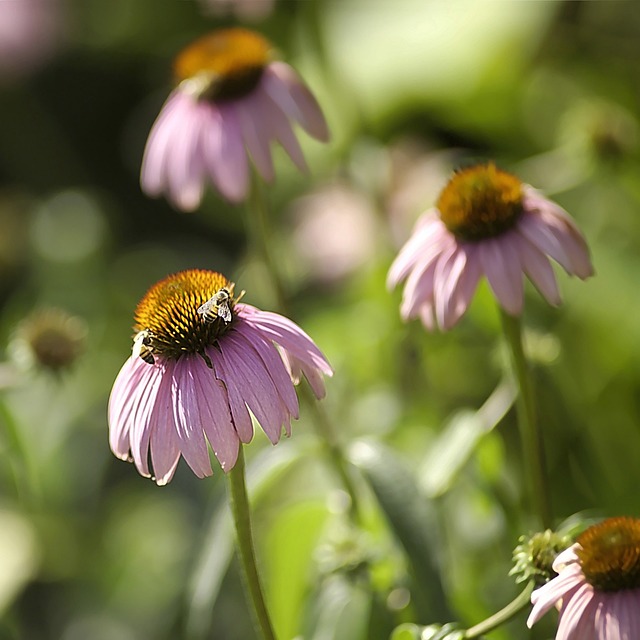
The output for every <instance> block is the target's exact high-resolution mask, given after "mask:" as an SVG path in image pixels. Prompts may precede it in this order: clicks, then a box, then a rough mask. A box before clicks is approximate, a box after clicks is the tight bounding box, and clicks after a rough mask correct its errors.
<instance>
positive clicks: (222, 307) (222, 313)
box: [218, 302, 231, 323]
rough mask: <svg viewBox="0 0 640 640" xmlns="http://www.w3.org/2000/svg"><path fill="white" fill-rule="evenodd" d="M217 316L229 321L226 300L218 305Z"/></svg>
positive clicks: (229, 311)
mask: <svg viewBox="0 0 640 640" xmlns="http://www.w3.org/2000/svg"><path fill="white" fill-rule="evenodd" d="M218 316H219V317H220V318H222V319H223V320H224V321H225V322H227V323H229V322H231V309H230V308H229V305H228V304H227V303H226V302H223V303H222V304H219V305H218Z"/></svg>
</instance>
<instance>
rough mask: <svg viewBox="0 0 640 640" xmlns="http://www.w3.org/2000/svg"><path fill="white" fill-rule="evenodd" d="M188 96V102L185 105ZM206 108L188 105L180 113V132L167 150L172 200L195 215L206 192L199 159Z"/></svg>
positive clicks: (193, 104)
mask: <svg viewBox="0 0 640 640" xmlns="http://www.w3.org/2000/svg"><path fill="white" fill-rule="evenodd" d="M186 99H187V98H186V96H185V101H186ZM202 108H203V105H199V104H198V103H197V102H192V103H191V104H189V103H187V102H185V106H184V107H183V108H182V109H181V111H180V116H181V118H180V130H179V131H176V132H175V134H174V137H173V140H172V141H171V148H170V149H168V150H167V160H166V163H167V164H166V166H167V172H166V176H167V182H168V191H169V197H170V199H171V200H172V202H174V203H175V204H176V206H177V207H178V208H180V209H182V210H183V211H193V210H194V209H195V208H197V206H198V205H199V204H200V200H201V199H202V192H203V188H204V163H203V161H202V157H201V155H200V145H201V143H200V137H201V134H202V131H203V130H204V122H203V115H204V114H203V113H202Z"/></svg>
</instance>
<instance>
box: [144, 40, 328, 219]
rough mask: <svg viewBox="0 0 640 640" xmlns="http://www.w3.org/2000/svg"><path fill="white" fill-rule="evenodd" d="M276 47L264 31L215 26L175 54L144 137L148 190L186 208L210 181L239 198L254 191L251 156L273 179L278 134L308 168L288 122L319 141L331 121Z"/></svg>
mask: <svg viewBox="0 0 640 640" xmlns="http://www.w3.org/2000/svg"><path fill="white" fill-rule="evenodd" d="M272 54H273V47H272V45H271V43H269V42H268V41H267V40H265V39H264V38H263V37H262V36H260V35H259V34H257V33H254V32H253V31H249V30H247V29H241V28H232V29H222V30H219V31H214V32H213V33H211V34H209V35H206V36H204V37H202V38H200V39H199V40H196V41H195V42H194V43H192V44H191V45H190V46H188V47H187V48H186V49H185V50H184V51H182V52H181V53H180V54H179V55H178V57H177V58H176V61H175V64H174V72H175V76H176V83H177V86H176V88H175V89H174V90H173V91H172V93H171V95H170V96H169V98H168V99H167V101H166V103H165V104H164V106H163V107H162V110H161V112H160V115H159V116H158V118H157V120H156V121H155V123H154V125H153V128H152V129H151V133H150V134H149V139H148V140H147V145H146V148H145V152H144V158H143V162H142V173H141V178H140V180H141V185H142V189H143V191H145V192H146V193H147V194H149V195H151V196H159V195H160V194H162V193H164V194H166V196H167V198H168V199H169V200H170V201H171V202H172V203H173V204H174V205H175V206H176V207H178V208H180V209H183V210H185V211H189V210H192V209H195V208H196V207H197V206H198V205H199V204H200V201H201V199H202V194H203V191H204V187H205V184H206V183H207V182H211V183H213V184H214V185H215V186H216V188H217V189H218V190H219V191H220V193H221V194H222V195H223V196H224V197H225V198H227V199H228V200H230V201H232V202H241V201H243V200H245V199H246V197H247V195H248V193H249V156H251V159H252V160H253V163H254V165H255V167H256V169H257V170H258V172H259V173H260V175H261V176H262V177H263V178H264V179H265V180H266V181H268V182H270V181H272V180H273V179H274V168H273V160H272V158H271V149H270V146H271V142H273V141H278V142H279V143H280V144H281V145H282V146H283V148H284V149H285V151H286V152H287V153H288V154H289V156H290V157H291V159H292V160H293V161H294V162H295V164H296V165H297V166H298V168H299V169H301V170H303V171H304V170H306V167H307V165H306V162H305V159H304V156H303V154H302V150H301V148H300V144H299V143H298V140H297V138H296V136H295V134H294V132H293V129H292V126H291V123H292V122H297V123H298V124H299V125H300V126H301V127H302V128H303V129H304V130H305V131H306V132H307V133H308V134H309V135H311V136H313V137H314V138H316V139H318V140H321V141H326V140H328V139H329V130H328V128H327V123H326V121H325V119H324V116H323V114H322V111H321V110H320V107H319V106H318V103H317V102H316V99H315V98H314V97H313V94H312V93H311V92H310V91H309V89H308V88H307V86H306V85H305V84H304V83H303V82H302V80H301V79H300V78H299V76H298V75H297V74H296V72H295V71H294V70H293V69H292V68H291V67H290V66H289V65H288V64H286V63H284V62H280V61H276V60H273V59H272Z"/></svg>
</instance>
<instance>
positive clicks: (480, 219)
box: [437, 162, 522, 241]
mask: <svg viewBox="0 0 640 640" xmlns="http://www.w3.org/2000/svg"><path fill="white" fill-rule="evenodd" d="M437 208H438V211H439V212H440V218H441V220H442V222H443V223H444V224H445V226H446V227H447V229H449V231H451V233H453V234H454V235H455V236H457V237H458V238H459V239H461V240H467V241H476V240H482V239H485V238H492V237H495V236H499V235H500V234H502V233H504V232H505V231H507V230H509V229H510V228H511V227H512V226H513V225H514V224H515V223H516V221H517V220H518V217H519V216H520V214H521V213H522V182H521V181H520V180H519V179H518V178H516V177H515V176H513V175H511V174H510V173H507V172H506V171H502V170H500V169H498V168H497V167H496V166H495V165H494V164H493V163H492V162H490V163H488V164H482V165H478V166H475V167H470V168H468V169H463V170H462V171H458V172H457V173H455V174H454V176H453V177H452V178H451V180H449V182H448V184H447V186H446V187H445V188H444V189H443V190H442V193H441V194H440V197H439V198H438V202H437Z"/></svg>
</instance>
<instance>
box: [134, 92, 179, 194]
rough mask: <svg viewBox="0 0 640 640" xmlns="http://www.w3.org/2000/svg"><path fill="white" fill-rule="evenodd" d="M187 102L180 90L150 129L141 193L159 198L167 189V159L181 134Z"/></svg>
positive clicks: (143, 166)
mask: <svg viewBox="0 0 640 640" xmlns="http://www.w3.org/2000/svg"><path fill="white" fill-rule="evenodd" d="M185 100H186V101H188V100H189V99H188V97H186V96H184V95H183V94H181V93H180V92H179V91H178V90H176V91H174V92H173V93H172V94H171V95H170V96H169V98H167V101H166V102H165V104H164V106H163V107H162V110H161V111H160V114H159V115H158V117H157V119H156V121H155V122H154V123H153V126H152V127H151V131H150V133H149V138H148V139H147V144H146V145H145V150H144V156H143V158H142V170H141V172H140V184H141V186H142V190H143V191H144V192H145V193H147V194H148V195H150V196H159V195H160V194H161V193H162V192H163V191H164V190H165V188H166V186H167V177H166V168H167V160H168V158H169V155H170V149H171V146H172V144H173V142H174V141H175V139H176V136H177V135H179V130H180V126H181V122H182V115H183V113H184V107H185Z"/></svg>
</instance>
